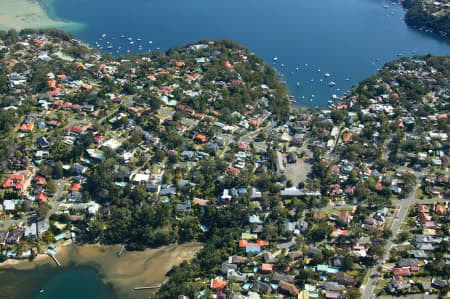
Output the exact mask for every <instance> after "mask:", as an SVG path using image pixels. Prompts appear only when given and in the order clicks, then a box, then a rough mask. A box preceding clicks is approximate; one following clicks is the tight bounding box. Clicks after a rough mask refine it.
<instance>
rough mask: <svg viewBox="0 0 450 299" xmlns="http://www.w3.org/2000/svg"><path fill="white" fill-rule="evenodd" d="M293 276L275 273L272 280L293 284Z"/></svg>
mask: <svg viewBox="0 0 450 299" xmlns="http://www.w3.org/2000/svg"><path fill="white" fill-rule="evenodd" d="M294 278H295V276H294V275H287V274H282V273H275V274H274V275H273V277H272V280H274V281H282V280H283V281H286V282H293V281H294Z"/></svg>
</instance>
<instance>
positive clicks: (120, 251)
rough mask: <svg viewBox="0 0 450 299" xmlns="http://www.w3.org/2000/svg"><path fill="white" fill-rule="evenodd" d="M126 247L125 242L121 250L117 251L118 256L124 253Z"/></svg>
mask: <svg viewBox="0 0 450 299" xmlns="http://www.w3.org/2000/svg"><path fill="white" fill-rule="evenodd" d="M124 249H125V244H123V245H122V246H121V247H120V250H119V252H118V253H117V256H118V257H120V256H121V255H122V253H123V250H124Z"/></svg>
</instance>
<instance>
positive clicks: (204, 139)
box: [194, 134, 208, 143]
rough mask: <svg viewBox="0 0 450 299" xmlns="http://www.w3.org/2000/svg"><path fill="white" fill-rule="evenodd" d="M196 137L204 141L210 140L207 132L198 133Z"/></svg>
mask: <svg viewBox="0 0 450 299" xmlns="http://www.w3.org/2000/svg"><path fill="white" fill-rule="evenodd" d="M194 139H197V140H199V141H201V142H203V143H205V142H207V141H208V137H206V135H205V134H197V135H195V137H194Z"/></svg>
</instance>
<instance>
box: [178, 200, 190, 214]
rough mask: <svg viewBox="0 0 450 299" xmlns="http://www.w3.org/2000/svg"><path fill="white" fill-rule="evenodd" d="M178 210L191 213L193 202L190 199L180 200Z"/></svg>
mask: <svg viewBox="0 0 450 299" xmlns="http://www.w3.org/2000/svg"><path fill="white" fill-rule="evenodd" d="M177 211H178V212H184V213H189V212H190V211H191V202H190V201H185V202H180V203H179V204H177Z"/></svg>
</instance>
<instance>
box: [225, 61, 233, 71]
mask: <svg viewBox="0 0 450 299" xmlns="http://www.w3.org/2000/svg"><path fill="white" fill-rule="evenodd" d="M225 66H226V67H227V68H229V69H232V68H234V65H232V64H231V63H230V62H229V61H228V60H227V61H225Z"/></svg>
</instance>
